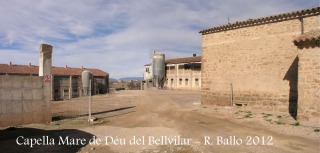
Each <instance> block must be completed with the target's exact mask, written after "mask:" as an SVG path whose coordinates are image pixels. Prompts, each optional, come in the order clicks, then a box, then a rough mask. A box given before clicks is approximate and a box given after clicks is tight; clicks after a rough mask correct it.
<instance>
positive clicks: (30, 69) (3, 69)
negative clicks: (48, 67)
mask: <svg viewBox="0 0 320 153" xmlns="http://www.w3.org/2000/svg"><path fill="white" fill-rule="evenodd" d="M84 70H88V71H90V72H91V73H92V74H93V76H107V75H109V74H108V73H107V72H104V71H102V70H99V69H92V68H72V67H67V68H65V67H54V66H53V67H52V72H51V73H52V75H78V76H80V75H81V73H82V71H84ZM0 74H25V75H38V74H39V66H34V65H30V66H29V65H9V64H0Z"/></svg>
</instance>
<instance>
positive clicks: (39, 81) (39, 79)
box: [32, 77, 43, 89]
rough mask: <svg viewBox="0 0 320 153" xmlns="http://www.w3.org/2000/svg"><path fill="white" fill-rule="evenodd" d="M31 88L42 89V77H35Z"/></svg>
mask: <svg viewBox="0 0 320 153" xmlns="http://www.w3.org/2000/svg"><path fill="white" fill-rule="evenodd" d="M32 87H33V88H34V89H42V88H43V77H37V78H35V79H34V80H33V82H32Z"/></svg>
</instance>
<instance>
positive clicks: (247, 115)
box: [244, 113, 253, 118]
mask: <svg viewBox="0 0 320 153" xmlns="http://www.w3.org/2000/svg"><path fill="white" fill-rule="evenodd" d="M252 115H253V114H251V113H249V114H246V115H245V116H244V118H252Z"/></svg>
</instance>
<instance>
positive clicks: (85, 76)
mask: <svg viewBox="0 0 320 153" xmlns="http://www.w3.org/2000/svg"><path fill="white" fill-rule="evenodd" d="M90 80H92V73H91V72H89V71H87V70H84V71H83V72H82V89H83V95H84V96H88V95H89V92H90Z"/></svg>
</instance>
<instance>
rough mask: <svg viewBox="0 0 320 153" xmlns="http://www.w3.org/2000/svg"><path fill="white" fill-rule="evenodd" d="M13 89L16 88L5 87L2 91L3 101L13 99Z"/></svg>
mask: <svg viewBox="0 0 320 153" xmlns="http://www.w3.org/2000/svg"><path fill="white" fill-rule="evenodd" d="M13 91H14V90H12V89H11V88H3V89H2V90H1V92H2V95H1V101H3V102H8V101H12V97H13V94H12V93H13Z"/></svg>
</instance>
